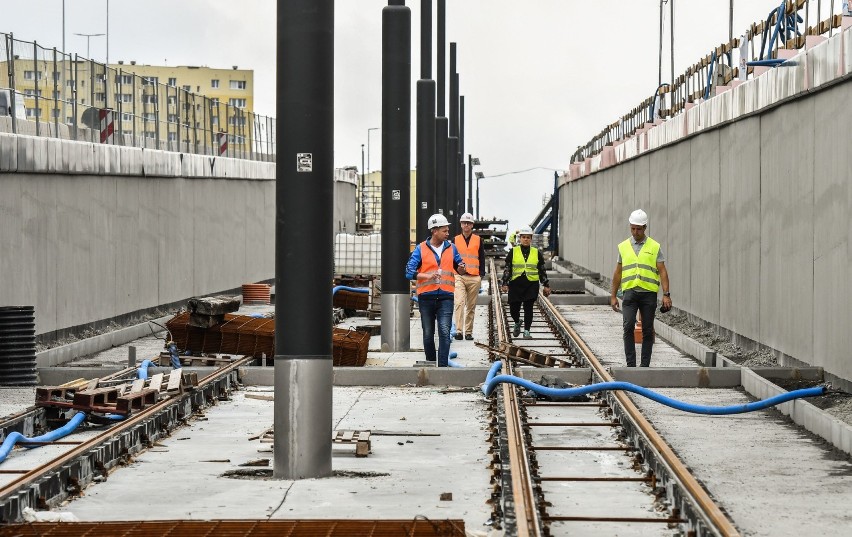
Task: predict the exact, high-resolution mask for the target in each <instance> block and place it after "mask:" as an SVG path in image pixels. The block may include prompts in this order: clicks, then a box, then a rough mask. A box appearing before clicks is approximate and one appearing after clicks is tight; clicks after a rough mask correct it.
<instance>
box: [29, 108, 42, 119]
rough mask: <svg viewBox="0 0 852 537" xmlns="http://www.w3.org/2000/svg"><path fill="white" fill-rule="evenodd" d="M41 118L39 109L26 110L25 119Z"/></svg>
mask: <svg viewBox="0 0 852 537" xmlns="http://www.w3.org/2000/svg"><path fill="white" fill-rule="evenodd" d="M36 116H41V108H27V117H36Z"/></svg>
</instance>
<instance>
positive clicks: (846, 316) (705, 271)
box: [560, 78, 852, 379]
mask: <svg viewBox="0 0 852 537" xmlns="http://www.w3.org/2000/svg"><path fill="white" fill-rule="evenodd" d="M762 82H763V81H761V83H762ZM850 90H852V81H850V80H849V79H848V78H847V79H846V80H844V81H843V82H840V83H838V84H836V85H833V86H831V87H829V88H826V89H824V90H822V91H818V92H814V93H806V94H802V95H801V96H800V97H797V98H794V99H791V100H789V101H786V102H784V103H783V104H781V105H780V106H778V107H776V108H772V109H769V110H766V111H764V112H762V113H760V114H758V115H752V116H748V117H744V118H743V119H740V120H738V121H734V122H730V123H727V124H724V125H722V126H718V127H715V128H709V129H704V130H702V131H700V132H699V133H697V134H695V135H694V136H692V137H689V138H686V139H683V140H681V141H678V142H677V143H674V144H669V145H665V146H662V147H660V148H658V149H656V150H653V151H650V152H646V153H643V154H641V155H639V156H638V157H636V158H634V159H632V160H628V161H626V162H624V163H622V164H619V165H617V166H614V167H611V168H606V169H603V170H601V171H598V172H596V173H593V174H592V175H589V176H586V177H582V178H579V179H576V180H572V181H569V182H567V183H565V184H564V185H563V186H562V187H561V188H560V204H561V205H560V206H561V208H562V209H561V217H560V251H561V255H562V256H563V257H564V258H565V259H568V260H570V261H572V262H574V263H576V264H577V265H580V266H582V267H585V268H587V269H589V270H592V271H596V272H600V273H601V274H602V275H604V276H606V277H610V276H611V275H612V273H613V269H614V268H615V260H616V245H617V244H618V242H620V241H622V240H624V239H625V238H627V237H628V236H629V228H628V224H627V216H628V215H629V213H630V211H631V210H633V209H635V208H637V207H641V208H643V209H645V210H646V211H647V212H648V214H649V215H650V225H649V230H648V231H649V234H650V235H651V236H652V237H654V238H655V239H656V240H658V241H659V242H660V243H661V245H662V248H663V250H664V252H665V254H666V257H667V262H666V265H667V266H668V269H669V275H670V278H671V290H672V296H673V300H674V305H675V307H677V308H680V309H681V310H683V311H685V312H687V313H688V314H690V315H692V316H694V317H696V318H699V319H701V320H704V321H706V322H709V323H712V324H714V325H717V326H718V327H719V331H720V332H722V333H725V334H728V335H730V336H732V337H733V338H734V340H735V341H737V342H740V343H743V344H746V345H765V346H768V347H770V348H772V349H774V350H776V351H777V352H778V354H779V356H780V358H781V360H782V363H790V364H791V365H792V364H794V363H796V361H798V362H803V363H806V364H810V365H814V366H819V367H823V368H824V369H825V371H826V372H827V373H830V374H833V375H837V376H839V377H841V378H845V379H852V358H850V356H849V351H848V349H849V348H850V343H852V330H849V326H850V321H852V313H850V308H848V307H845V301H846V297H847V296H849V294H850V284H849V282H848V277H847V273H848V266H849V265H850V252H849V248H848V244H849V241H850V237H852V219H850V218H849V214H851V213H852V189H850V186H849V184H850V182H851V181H852V153H850V151H849V127H848V126H849V125H850V123H852V107H850V106H849V95H850Z"/></svg>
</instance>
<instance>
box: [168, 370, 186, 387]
mask: <svg viewBox="0 0 852 537" xmlns="http://www.w3.org/2000/svg"><path fill="white" fill-rule="evenodd" d="M182 378H183V369H173V370H172V372H171V373H170V374H169V384H168V386H167V387H166V390H167V391H172V390H180V385H181V379H182Z"/></svg>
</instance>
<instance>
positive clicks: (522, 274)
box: [501, 227, 550, 339]
mask: <svg viewBox="0 0 852 537" xmlns="http://www.w3.org/2000/svg"><path fill="white" fill-rule="evenodd" d="M518 236H519V237H520V241H521V242H520V244H519V245H518V246H515V247H514V248H512V251H510V252H509V255H507V256H506V269H505V270H504V271H503V285H502V287H501V290H502V291H503V292H504V293H509V314H510V315H511V316H512V320H513V321H515V326H514V327H512V336H513V337H518V335H519V334H520V333H521V305H523V306H524V339H532V336H531V335H530V327H531V326H532V319H533V304H534V303H535V300H536V298H537V297H538V289H539V282H541V285H543V286H544V291H542V292H543V293H544V296H549V295H550V283H549V282H548V281H547V271H545V270H544V259H542V257H541V256H540V255H539V252H538V248H535V247H533V246H530V243H531V242H532V236H533V232H532V229H530V228H529V227H522V228H521V229H520V230H518Z"/></svg>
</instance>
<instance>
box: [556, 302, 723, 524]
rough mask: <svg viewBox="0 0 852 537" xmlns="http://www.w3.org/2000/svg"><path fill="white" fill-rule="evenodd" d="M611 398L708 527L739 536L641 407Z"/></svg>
mask: <svg viewBox="0 0 852 537" xmlns="http://www.w3.org/2000/svg"><path fill="white" fill-rule="evenodd" d="M539 303H540V304H541V305H542V306H543V308H544V310H545V312H547V314H548V316H550V317H551V319H552V320H553V321H555V322H558V323H559V326H561V327H562V328H563V329H564V330H565V332H566V334H567V336H568V337H569V338H570V339H571V340H572V341H573V343H574V344H575V345H576V346H577V349H578V350H579V351H580V352H581V353H582V354H583V356H584V358H585V359H586V360H587V361H588V363H589V366H590V367H591V368H592V369H593V370H594V374H595V375H596V376H597V377H599V378H600V380H601V381H602V382H611V381H613V380H614V379H613V377H612V375H611V374H610V373H609V371H607V370H606V368H605V367H604V366H603V365H602V364H601V363H600V361H599V360H598V359H597V357H596V356H595V354H594V353H593V352H592V350H591V349H590V348H589V347H588V345H586V343H585V341H583V339H582V338H581V337H580V335H579V334H578V333H577V332H576V331H575V330H574V328H573V327H572V326H571V325H570V323H569V322H568V321H567V320H566V319H565V317H563V316H562V314H561V313H559V310H558V309H557V308H556V306H554V305H553V304H552V303H551V302H550V301H549V300H547V299H546V298H545V297H544V296H543V295H539ZM610 395H611V397H612V398H614V399H615V401H617V403H618V404H619V405H620V406H621V408H622V409H623V411H624V414H625V415H626V416H627V417H628V418H629V419H630V420H632V422H633V423H634V424H635V426H636V428H637V429H638V431H639V432H640V434H641V435H642V436H643V437H644V439H645V440H646V442H647V443H648V445H649V446H650V447H651V448H652V449H653V450H654V451H655V452H656V454H657V455H658V457H659V460H661V461H662V462H663V463H664V464H665V466H666V467H667V469H668V470H669V472H668V473H669V475H670V476H671V477H673V478H674V479H675V480H676V481H677V482H678V483H679V484H680V485H681V489H682V490H683V491H684V492H686V494H687V495H688V498H689V500H690V503H691V504H692V505H693V506H694V507H696V508H697V511H698V513H699V514H700V515H701V518H702V519H703V520H704V523H705V524H706V525H707V526H708V528H710V529H712V530H713V531H714V532H716V533H717V534H718V535H722V536H724V537H736V536H739V535H740V533H739V531H738V530H737V529H736V528H735V527H734V524H733V522H732V521H731V520H730V519H729V518H728V517H727V516H726V515H725V513H723V512H722V510H721V509H720V508H719V506H718V505H717V504H716V502H714V501H713V499H712V498H710V495H709V494H708V493H707V491H706V490H704V487H702V486H701V484H700V483H699V482H698V480H697V479H696V478H695V476H693V475H692V474H691V473H690V471H689V470H688V469H687V468H686V466H685V465H684V464H683V462H681V460H680V459H679V458H678V457H677V455H675V453H674V451H673V450H672V448H671V447H670V446H669V445H668V443H667V442H666V441H665V440H664V439H663V437H662V436H660V434H659V433H658V432H657V430H656V429H654V426H653V425H651V423H650V422H649V421H648V420H647V419H646V418H645V417H644V416H643V415H642V413H641V412H640V411H639V409H638V407H637V406H636V405H635V404H634V403H633V401H632V400H631V399H630V398H629V397H628V396H627V394H626V393H624V392H621V391H616V392H611V393H610Z"/></svg>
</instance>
